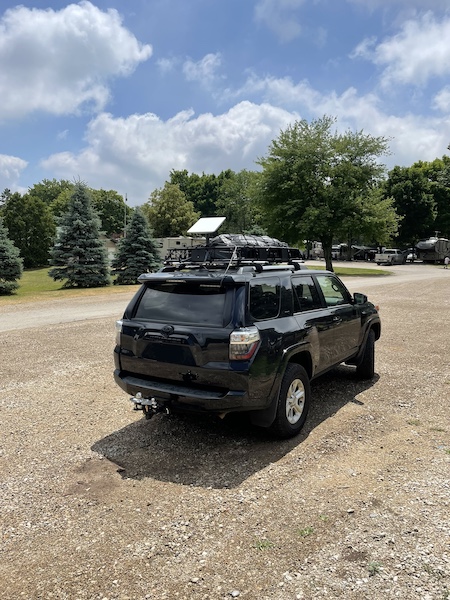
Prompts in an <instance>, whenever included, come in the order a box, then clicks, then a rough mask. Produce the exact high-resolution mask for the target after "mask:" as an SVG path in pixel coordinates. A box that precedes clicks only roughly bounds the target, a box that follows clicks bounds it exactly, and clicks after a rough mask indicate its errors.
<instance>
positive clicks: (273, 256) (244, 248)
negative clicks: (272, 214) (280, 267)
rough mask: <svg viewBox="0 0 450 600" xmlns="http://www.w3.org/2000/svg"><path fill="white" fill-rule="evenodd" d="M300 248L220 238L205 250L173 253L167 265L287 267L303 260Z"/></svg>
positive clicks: (259, 240) (238, 237)
mask: <svg viewBox="0 0 450 600" xmlns="http://www.w3.org/2000/svg"><path fill="white" fill-rule="evenodd" d="M302 258H303V257H302V253H301V252H300V250H299V249H298V248H290V247H289V246H288V245H287V244H285V243H284V242H280V241H279V240H277V239H275V238H269V237H267V236H256V235H251V236H250V235H249V236H245V235H230V234H227V235H219V236H216V237H214V238H212V239H210V240H209V243H208V244H206V245H204V246H193V247H191V248H182V249H174V250H170V251H169V252H168V254H167V255H166V257H165V260H164V263H165V264H166V265H169V264H174V263H179V264H180V263H181V264H185V265H187V264H197V265H199V264H204V265H214V266H221V265H222V266H227V267H229V266H240V265H242V264H243V263H245V264H249V263H252V262H255V263H256V262H258V263H261V262H263V263H265V264H278V263H288V262H291V261H294V260H297V261H298V260H301V259H302Z"/></svg>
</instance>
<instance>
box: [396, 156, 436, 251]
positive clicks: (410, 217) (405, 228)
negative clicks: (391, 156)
mask: <svg viewBox="0 0 450 600" xmlns="http://www.w3.org/2000/svg"><path fill="white" fill-rule="evenodd" d="M385 196H386V197H392V198H393V199H394V206H395V209H396V211H397V213H398V214H399V215H400V216H401V217H402V220H401V223H400V226H399V233H398V243H399V244H401V245H414V244H415V243H416V242H417V240H419V239H420V238H421V237H424V236H428V235H430V234H431V233H433V227H434V223H435V218H436V201H435V199H434V195H433V184H432V182H431V181H430V179H429V178H428V177H427V174H426V172H425V171H424V169H423V168H422V166H421V165H417V166H412V167H394V168H393V169H392V171H390V172H389V174H388V179H387V180H386V182H385Z"/></svg>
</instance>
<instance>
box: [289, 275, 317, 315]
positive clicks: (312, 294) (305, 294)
mask: <svg viewBox="0 0 450 600" xmlns="http://www.w3.org/2000/svg"><path fill="white" fill-rule="evenodd" d="M292 289H293V292H294V312H301V311H304V310H314V309H315V308H321V306H322V304H321V301H320V298H319V294H318V293H317V289H316V286H315V285H314V281H313V279H312V277H293V278H292Z"/></svg>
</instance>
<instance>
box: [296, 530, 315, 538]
mask: <svg viewBox="0 0 450 600" xmlns="http://www.w3.org/2000/svg"><path fill="white" fill-rule="evenodd" d="M313 533H314V527H305V528H304V529H299V531H298V535H299V536H300V537H302V538H305V537H309V536H310V535H312V534H313Z"/></svg>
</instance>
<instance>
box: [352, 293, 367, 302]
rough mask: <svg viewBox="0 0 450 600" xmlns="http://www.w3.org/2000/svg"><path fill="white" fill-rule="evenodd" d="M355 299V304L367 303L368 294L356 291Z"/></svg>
mask: <svg viewBox="0 0 450 600" xmlns="http://www.w3.org/2000/svg"><path fill="white" fill-rule="evenodd" d="M353 301H354V303H355V304H365V303H366V302H367V296H366V295H365V294H360V293H359V292H355V293H354V294H353Z"/></svg>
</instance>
